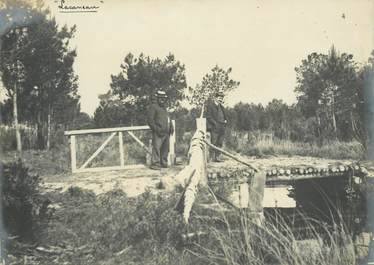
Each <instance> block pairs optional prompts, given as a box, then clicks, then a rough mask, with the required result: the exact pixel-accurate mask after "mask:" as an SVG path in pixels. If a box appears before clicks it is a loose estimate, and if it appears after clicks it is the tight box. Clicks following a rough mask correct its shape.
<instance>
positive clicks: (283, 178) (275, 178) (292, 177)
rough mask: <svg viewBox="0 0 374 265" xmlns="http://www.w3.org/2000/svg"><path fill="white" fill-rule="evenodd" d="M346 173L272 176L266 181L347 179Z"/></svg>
mask: <svg viewBox="0 0 374 265" xmlns="http://www.w3.org/2000/svg"><path fill="white" fill-rule="evenodd" d="M347 176H349V175H347V174H346V173H345V172H331V173H328V172H326V173H323V174H308V175H290V176H271V177H267V178H266V181H271V182H273V183H276V182H294V181H297V180H305V179H319V178H331V177H347Z"/></svg>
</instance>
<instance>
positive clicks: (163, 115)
mask: <svg viewBox="0 0 374 265" xmlns="http://www.w3.org/2000/svg"><path fill="white" fill-rule="evenodd" d="M147 120H148V125H149V127H150V128H151V130H152V131H153V132H155V133H156V134H157V135H159V136H165V135H169V134H173V133H174V128H173V125H172V123H171V121H170V118H169V114H168V112H167V110H166V109H164V108H162V107H160V106H159V105H158V104H157V103H152V104H151V105H150V106H149V108H148V113H147Z"/></svg>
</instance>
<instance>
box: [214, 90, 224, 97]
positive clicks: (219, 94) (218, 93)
mask: <svg viewBox="0 0 374 265" xmlns="http://www.w3.org/2000/svg"><path fill="white" fill-rule="evenodd" d="M224 95H225V94H224V93H223V92H222V91H217V92H216V96H217V97H219V96H220V97H223V96H224Z"/></svg>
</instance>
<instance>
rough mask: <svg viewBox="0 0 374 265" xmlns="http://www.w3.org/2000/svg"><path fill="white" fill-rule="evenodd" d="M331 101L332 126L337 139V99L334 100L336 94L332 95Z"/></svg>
mask: <svg viewBox="0 0 374 265" xmlns="http://www.w3.org/2000/svg"><path fill="white" fill-rule="evenodd" d="M331 101H332V104H331V118H332V126H333V129H334V136H335V137H337V133H336V131H337V128H336V117H335V98H334V94H332V96H331Z"/></svg>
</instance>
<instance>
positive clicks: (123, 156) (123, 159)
mask: <svg viewBox="0 0 374 265" xmlns="http://www.w3.org/2000/svg"><path fill="white" fill-rule="evenodd" d="M122 136H123V134H122V132H118V144H119V159H120V163H121V167H123V166H124V165H125V154H124V152H123V138H122Z"/></svg>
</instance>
